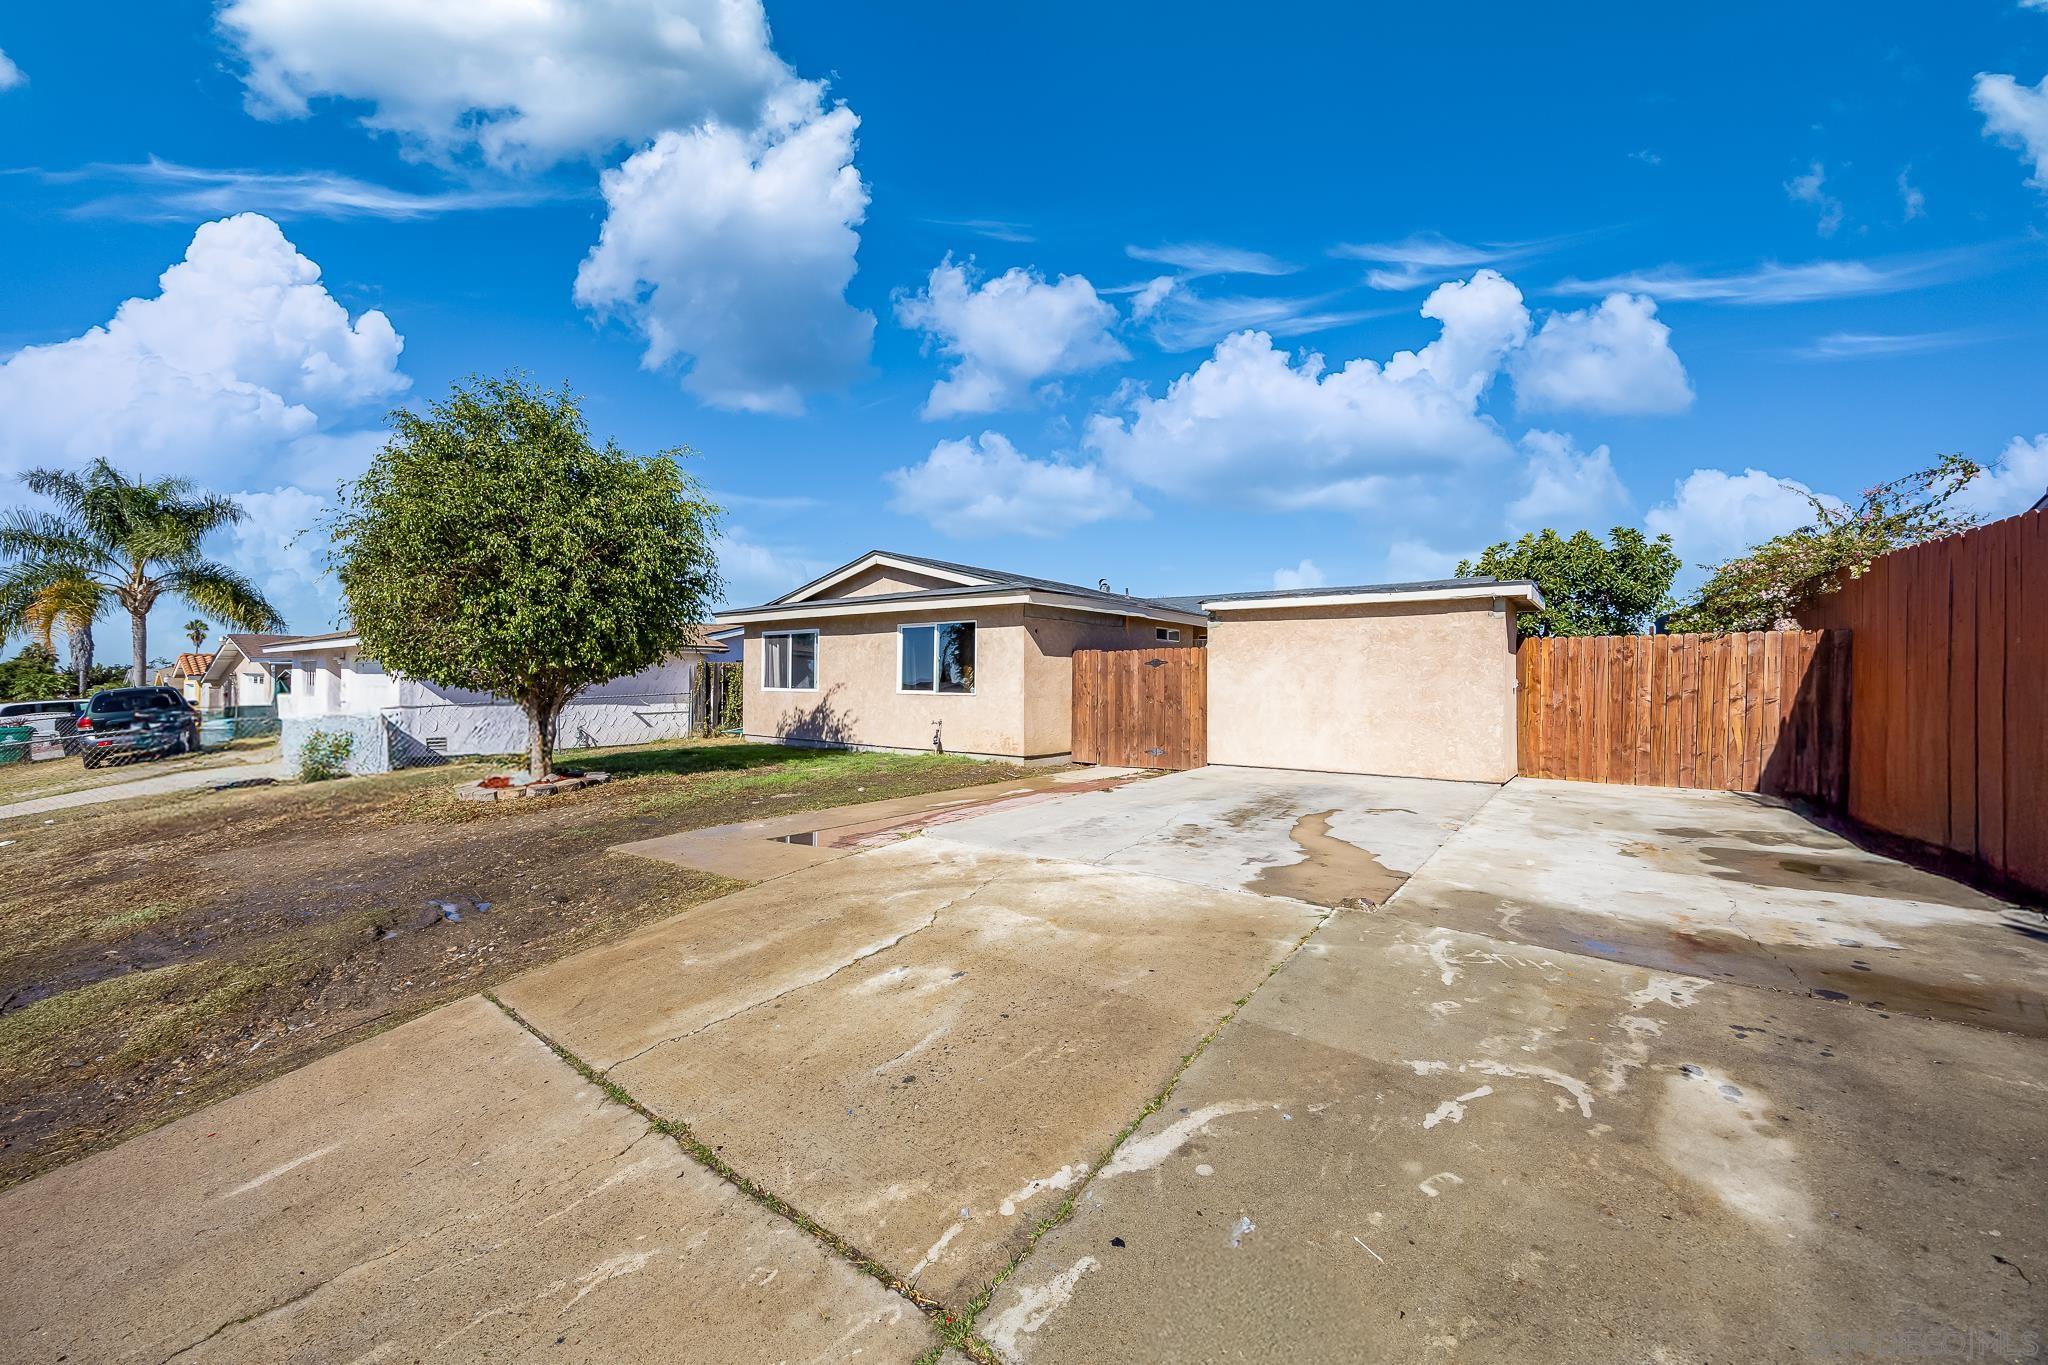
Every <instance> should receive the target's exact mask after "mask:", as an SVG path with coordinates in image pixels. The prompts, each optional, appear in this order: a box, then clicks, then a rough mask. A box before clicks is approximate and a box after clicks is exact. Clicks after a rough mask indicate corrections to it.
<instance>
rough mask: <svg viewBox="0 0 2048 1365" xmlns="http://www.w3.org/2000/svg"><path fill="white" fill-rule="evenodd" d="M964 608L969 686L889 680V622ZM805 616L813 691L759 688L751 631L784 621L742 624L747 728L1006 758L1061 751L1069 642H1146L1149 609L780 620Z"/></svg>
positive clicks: (1151, 625)
mask: <svg viewBox="0 0 2048 1365" xmlns="http://www.w3.org/2000/svg"><path fill="white" fill-rule="evenodd" d="M967 619H971V620H973V621H974V622H975V656H976V657H975V691H974V694H973V695H972V696H960V695H954V694H949V693H943V692H942V693H937V694H932V693H927V692H908V693H906V692H901V691H899V690H898V688H897V682H898V678H899V673H898V659H897V642H896V636H897V628H898V627H900V626H905V625H923V624H928V623H932V622H938V621H956V620H967ZM813 625H814V626H815V627H816V629H817V631H818V689H817V691H815V692H785V691H772V690H769V689H766V688H764V687H763V686H762V683H761V680H762V677H763V673H762V669H763V668H764V666H765V661H766V651H765V650H764V649H763V648H762V646H761V644H760V643H759V641H760V637H761V634H762V632H763V631H764V630H778V629H783V628H784V627H781V626H767V627H763V626H748V627H747V637H746V638H747V641H748V644H747V646H746V651H745V652H746V670H745V676H746V697H745V728H746V733H747V735H748V737H749V738H752V739H764V740H778V739H779V740H789V741H794V742H798V743H812V744H844V745H854V746H872V747H875V748H883V749H930V748H931V747H932V737H933V734H934V731H936V732H937V734H938V736H939V739H940V741H941V743H942V744H943V745H944V747H945V749H946V751H947V752H948V753H964V754H981V755H987V756H991V757H1005V758H1049V757H1054V756H1057V755H1060V754H1064V753H1066V752H1067V750H1068V748H1069V746H1070V744H1071V738H1070V736H1071V734H1072V728H1073V688H1074V665H1073V653H1074V651H1075V650H1076V649H1138V648H1151V647H1153V646H1154V643H1155V641H1154V635H1153V632H1154V630H1155V629H1156V628H1157V623H1156V622H1152V621H1139V620H1129V621H1126V620H1124V619H1121V618H1117V617H1108V616H1093V615H1089V614H1087V613H1083V612H1062V611H1057V610H1053V609H1050V608H1045V607H1023V606H1010V607H983V608H974V609H970V610H968V611H959V610H954V611H946V610H944V609H934V608H925V609H922V610H915V611H904V612H901V613H890V614H888V615H884V616H870V617H861V618H851V619H845V620H837V621H835V620H830V619H826V618H819V619H818V620H816V621H814V622H809V623H803V624H802V625H801V626H799V625H798V623H796V622H792V623H791V627H790V628H801V629H809V628H811V626H813ZM1183 633H1184V634H1192V632H1191V631H1185V630H1184V631H1183ZM1159 647H1160V648H1174V647H1175V646H1167V645H1161V646H1159Z"/></svg>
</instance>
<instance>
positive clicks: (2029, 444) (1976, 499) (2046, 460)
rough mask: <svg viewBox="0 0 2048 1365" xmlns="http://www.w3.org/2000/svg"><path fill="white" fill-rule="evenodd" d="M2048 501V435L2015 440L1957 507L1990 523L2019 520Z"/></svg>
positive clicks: (1973, 483) (1959, 497)
mask: <svg viewBox="0 0 2048 1365" xmlns="http://www.w3.org/2000/svg"><path fill="white" fill-rule="evenodd" d="M2043 497H2048V434H2043V435H2040V436H2036V437H2035V438H2034V439H2033V440H2031V441H2030V440H2028V439H2027V438H2026V437H2024V436H2015V437H2013V438H2012V441H2011V442H2010V443H2009V444H2008V445H2007V446H2006V448H2005V451H2004V453H2002V454H2001V455H2000V456H1999V457H1998V460H1997V462H1996V463H1994V464H1993V465H1992V466H1991V467H1990V468H1988V469H1986V470H1985V471H1984V472H1983V473H1982V474H1979V475H1978V476H1977V477H1976V478H1974V479H1972V480H1970V482H1969V485H1968V486H1967V487H1965V488H1964V489H1963V491H1962V492H1961V493H1960V494H1958V495H1957V497H1956V506H1957V507H1959V508H1961V509H1963V510H1964V511H1969V512H1975V513H1976V514H1977V515H1978V516H1980V517H1982V518H1984V520H1986V521H1997V520H1998V519H2000V518H2001V517H2010V516H2016V515H2018V514H2019V513H2021V512H2024V511H2026V510H2027V509H2028V508H2029V507H2032V506H2033V505H2034V504H2035V503H2037V502H2039V501H2040V500H2041V499H2042V498H2043Z"/></svg>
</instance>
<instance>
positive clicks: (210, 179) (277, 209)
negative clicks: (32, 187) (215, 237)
mask: <svg viewBox="0 0 2048 1365" xmlns="http://www.w3.org/2000/svg"><path fill="white" fill-rule="evenodd" d="M41 175H42V178H43V179H44V180H46V181H49V182H51V183H53V184H84V185H92V186H115V185H118V186H121V187H122V188H120V189H118V190H116V191H114V192H112V193H104V194H100V195H98V197H96V198H92V199H88V200H87V201H86V202H84V203H82V204H80V205H78V206H77V207H76V208H74V209H73V210H71V211H72V213H74V214H76V215H79V216H81V217H94V218H101V217H104V218H130V219H138V220H142V221H164V220H181V219H190V218H203V217H220V216H223V215H225V214H230V213H241V212H245V211H249V212H256V213H265V214H276V215H281V216H286V217H300V218H307V217H312V218H394V219H407V218H432V217H436V216H438V215H440V214H444V213H460V212H467V211H473V210H477V209H496V208H517V207H521V206H524V205H529V204H535V203H540V202H542V201H544V200H547V199H551V198H557V197H560V196H559V194H558V193H557V192H555V191H552V190H548V189H546V188H543V187H540V186H536V185H531V184H528V185H522V186H518V187H486V188H477V187H460V188H453V189H445V190H431V191H426V192H420V191H414V190H401V189H393V188H392V187H390V186H388V185H378V184H374V183H372V182H370V181H367V180H358V179H357V178H355V177H354V176H348V175H340V174H337V173H335V172H331V171H281V172H280V171H250V170H223V169H213V168H209V167H203V166H182V165H179V164H178V163H177V162H174V161H164V160H160V159H158V158H156V157H151V158H150V159H149V160H147V161H143V162H136V163H124V164H97V165H91V166H85V167H81V168H80V169H78V170H75V171H45V172H42V173H41Z"/></svg>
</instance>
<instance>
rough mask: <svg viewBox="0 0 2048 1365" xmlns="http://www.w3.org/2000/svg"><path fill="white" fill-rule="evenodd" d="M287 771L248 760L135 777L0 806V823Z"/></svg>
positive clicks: (274, 763) (276, 761) (277, 762)
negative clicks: (17, 817)
mask: <svg viewBox="0 0 2048 1365" xmlns="http://www.w3.org/2000/svg"><path fill="white" fill-rule="evenodd" d="M143 771H147V770H146V769H144V770H143ZM290 771H291V770H290V769H288V768H286V767H285V765H284V760H283V759H281V758H276V757H260V758H259V757H251V758H249V759H246V760H244V761H242V762H238V763H220V764H215V765H213V766H210V767H205V768H186V769H183V770H180V771H177V772H168V773H156V774H153V775H150V776H147V777H140V776H139V777H137V778H136V779H135V780H134V781H132V782H116V783H113V784H111V785H109V786H105V787H89V788H87V789H86V790H84V791H75V792H61V793H59V794H58V795H56V796H38V797H35V798H33V799H31V800H27V801H16V802H14V803H13V804H12V805H6V806H0V820H11V819H14V818H15V817H16V816H22V815H46V814H48V813H49V812H51V811H53V810H69V809H70V808H72V807H73V806H96V805H99V804H100V803H101V802H103V801H127V800H131V799H133V798H136V797H142V796H164V795H168V794H169V793H171V792H185V791H195V790H197V789H199V788H201V787H217V786H221V785H223V784H225V783H228V782H247V781H249V780H251V779H253V778H264V777H268V778H277V779H283V778H285V777H288V776H289V775H290Z"/></svg>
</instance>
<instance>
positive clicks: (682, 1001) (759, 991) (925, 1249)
mask: <svg viewBox="0 0 2048 1365" xmlns="http://www.w3.org/2000/svg"><path fill="white" fill-rule="evenodd" d="M1073 799H1074V800H1080V799H1082V798H1079V797H1077V798H1073ZM1319 918H1320V912H1318V911H1317V910H1315V909H1314V908H1313V907H1311V906H1308V905H1305V904H1302V903H1299V902H1296V901H1291V900H1281V899H1275V898H1270V897H1261V896H1250V895H1243V894H1237V893H1230V892H1223V891H1213V890H1207V889H1203V888H1196V887H1190V886H1187V885H1184V884H1181V883H1177V882H1169V881H1163V880H1161V879H1159V878H1156V877H1142V876H1134V875H1130V874H1126V873H1120V872H1114V871H1109V870H1105V869H1101V868H1095V867H1089V866H1084V865H1078V864H1074V863H1066V862H1059V861H1053V860H1047V859H1032V858H1024V857H1020V856H1017V855H1015V854H1008V853H994V852H983V851H979V850H974V849H969V848H963V847H959V846H956V845H951V844H947V843H942V842H940V841H938V840H935V839H930V838H922V839H913V840H909V841H906V842H902V843H898V844H895V845H893V846H890V847H887V848H882V849H876V850H873V851H870V852H865V853H862V854H859V855H858V856H855V857H850V858H845V859H842V860H840V861H837V862H833V863H830V864H827V865H824V866H821V867H818V868H815V869H813V870H811V871H809V872H807V873H804V874H802V875H801V876H793V877H786V878H781V879H779V880H776V881H773V882H768V883H765V884H763V885H761V886H757V887H754V888H752V889H750V890H747V891H744V892H741V893H739V894H737V895H734V896H730V897H727V898H725V899H723V900H720V901H717V902H714V903H712V904H709V905H705V906H700V907H698V908H697V909H696V910H693V911H691V912H689V913H688V914H685V915H682V916H679V917H677V918H676V919H673V920H670V921H667V922H665V923H663V924H659V925H656V926H653V927H651V928H649V929H646V930H643V931H641V932H640V933H638V934H635V935H633V936H631V937H629V938H627V939H624V940H621V941H620V942H618V943H616V944H612V945H609V946H607V947H603V948H598V949H594V950H592V951H590V952H587V953H583V954H580V955H578V956H577V957H575V958H571V959H569V960H567V961H565V962H561V963H556V964H554V965H552V966H549V967H545V968H542V969H540V970H539V971H536V972H533V973H530V974H528V975H526V976H524V977H521V978H520V979H518V980H516V981H514V982H512V983H510V984H509V985H508V986H507V987H506V988H505V989H504V991H503V998H504V999H505V1001H506V1003H507V1004H508V1005H511V1006H512V1007H513V1008H515V1009H517V1010H518V1011H519V1012H520V1014H521V1016H522V1017H524V1018H526V1019H528V1020H530V1021H531V1022H532V1023H533V1024H534V1025H535V1026H536V1027H537V1028H539V1029H541V1030H542V1031H543V1032H545V1033H546V1034H547V1035H548V1036H549V1037H551V1038H553V1039H555V1040H556V1041H557V1042H559V1043H560V1044H561V1045H562V1046H564V1047H566V1048H568V1049H569V1050H570V1051H572V1052H574V1053H576V1054H577V1055H578V1056H581V1057H584V1058H585V1059H587V1060H590V1061H591V1062H592V1063H593V1064H595V1065H600V1066H609V1067H610V1068H611V1069H610V1071H609V1072H608V1075H609V1077H610V1078H611V1079H612V1080H615V1081H616V1082H618V1083H619V1084H620V1085H623V1086H624V1087H626V1089H627V1090H628V1091H630V1092H631V1093H632V1094H633V1095H634V1096H635V1097H636V1098H638V1099H639V1100H640V1101H641V1102H642V1103H644V1104H646V1105H648V1106H649V1107H650V1108H652V1109H653V1110H654V1111H655V1112H657V1113H659V1114H661V1115H663V1116H664V1117H668V1118H673V1119H680V1120H683V1121H685V1122H687V1123H689V1124H690V1126H691V1128H692V1130H693V1131H694V1132H695V1133H696V1135H697V1137H698V1138H699V1139H700V1140H701V1141H703V1142H705V1143H708V1144H710V1145H711V1146H713V1147H714V1148H716V1149H717V1150H718V1152H719V1154H720V1155H721V1157H723V1158H724V1159H725V1160H727V1161H730V1162H731V1163H732V1164H733V1165H734V1166H735V1167H736V1168H738V1169H740V1170H742V1171H744V1172H746V1173H747V1174H748V1175H749V1177H750V1178H752V1179H754V1180H757V1181H759V1182H760V1183H761V1184H762V1185H763V1186H765V1187H766V1188H769V1189H771V1190H773V1191H774V1192H775V1193H776V1194H778V1195H779V1196H781V1197H783V1198H785V1199H787V1200H789V1201H790V1202H791V1203H793V1204H794V1205H796V1206H797V1207H799V1208H801V1209H803V1210H804V1211H805V1212H807V1213H809V1214H810V1215H812V1216H813V1217H816V1218H818V1219H819V1220H820V1221H821V1222H823V1223H825V1224H826V1225H827V1226H829V1227H832V1228H833V1229H834V1230H835V1231H837V1232H838V1233H839V1234H841V1235H842V1236H845V1237H846V1238H848V1239H849V1240H850V1241H851V1242H853V1243H854V1244H855V1245H856V1246H859V1247H860V1248H861V1249H862V1250H863V1251H864V1252H866V1253H867V1254H868V1255H871V1256H874V1257H876V1258H877V1259H879V1260H880V1261H881V1262H882V1263H883V1264H885V1265H887V1266H889V1267H890V1268H891V1269H892V1270H894V1271H896V1272H897V1273H899V1274H903V1275H906V1276H910V1277H912V1278H914V1279H915V1280H916V1282H917V1284H918V1287H919V1288H920V1289H921V1290H922V1291H924V1292H926V1293H929V1294H932V1295H934V1296H936V1297H938V1298H941V1299H943V1300H945V1301H947V1302H950V1303H955V1304H956V1305H958V1304H961V1303H964V1301H965V1299H966V1298H968V1297H970V1296H971V1295H972V1294H973V1292H974V1291H975V1290H976V1289H977V1288H978V1287H979V1286H980V1285H981V1284H983V1283H984V1282H986V1281H987V1280H988V1279H989V1278H990V1277H992V1276H993V1275H994V1274H995V1273H996V1272H997V1271H998V1270H999V1269H1000V1268H1001V1267H1002V1266H1003V1265H1004V1264H1005V1263H1006V1262H1007V1260H1008V1259H1009V1257H1010V1256H1011V1255H1012V1254H1013V1253H1014V1252H1015V1251H1016V1250H1017V1249H1019V1248H1020V1247H1022V1246H1023V1245H1024V1243H1025V1240H1026V1238H1027V1237H1028V1235H1029V1232H1030V1230H1031V1228H1032V1226H1033V1224H1034V1223H1035V1222H1036V1220H1037V1219H1038V1218H1039V1217H1041V1216H1042V1215H1043V1214H1044V1213H1046V1212H1047V1211H1049V1210H1050V1208H1051V1207H1052V1206H1054V1205H1055V1204H1056V1203H1057V1202H1058V1201H1059V1200H1060V1199H1061V1198H1062V1197H1063V1194H1062V1192H1063V1191H1065V1190H1067V1189H1070V1188H1072V1187H1073V1186H1074V1185H1075V1183H1076V1182H1077V1181H1078V1180H1079V1179H1080V1178H1081V1176H1082V1175H1084V1174H1085V1172H1086V1171H1087V1169H1088V1165H1089V1163H1091V1162H1094V1161H1096V1160H1097V1159H1099V1157H1100V1155H1101V1153H1102V1152H1103V1150H1104V1149H1105V1148H1106V1147H1107V1146H1108V1144H1109V1142H1110V1141H1111V1140H1112V1139H1113V1137H1114V1136H1115V1135H1116V1133H1117V1132H1118V1131H1119V1130H1120V1129H1121V1128H1122V1127H1123V1126H1124V1125H1125V1124H1126V1123H1128V1122H1130V1120H1131V1118H1132V1116H1133V1115H1135V1114H1136V1113H1137V1112H1138V1111H1139V1109H1140V1108H1141V1107H1142V1106H1143V1105H1144V1103H1145V1102H1146V1101H1147V1100H1148V1099H1150V1098H1151V1097H1152V1096H1153V1095H1155V1094H1156V1093H1158V1091H1159V1090H1160V1088H1161V1087H1162V1086H1164V1085H1165V1084H1166V1082H1167V1081H1168V1080H1169V1079H1170V1078H1171V1077H1172V1075H1173V1074H1174V1072H1175V1070H1176V1069H1177V1067H1178V1066H1179V1064H1180V1061H1181V1059H1182V1057H1183V1056H1184V1055H1185V1054H1186V1053H1187V1052H1188V1051H1189V1049H1190V1048H1192V1047H1193V1046H1194V1044H1195V1043H1196V1041H1197V1040H1199V1039H1200V1038H1201V1037H1202V1036H1203V1035H1204V1034H1205V1033H1206V1032H1207V1031H1208V1030H1209V1029H1210V1028H1211V1027H1212V1026H1213V1025H1214V1024H1215V1023H1216V1022H1217V1020H1219V1019H1220V1018H1221V1017H1222V1016H1223V1014H1224V1013H1225V1012H1226V1011H1227V1010H1229V1009H1230V1008H1231V1005H1232V1002H1234V1001H1236V1000H1237V999H1239V998H1241V997H1242V996H1244V995H1245V994H1246V993H1247V992H1248V991H1250V990H1252V989H1253V988H1254V987H1255V986H1257V984H1258V983H1259V982H1260V981H1261V980H1262V979H1263V978H1264V977H1265V976H1266V975H1267V972H1268V971H1269V969H1270V968H1271V966H1272V965H1273V964H1274V963H1276V962H1278V961H1280V960H1281V959H1282V958H1283V957H1284V956H1285V955H1286V954H1287V953H1288V952H1289V951H1291V950H1292V949H1293V948H1294V946H1295V945H1296V944H1297V943H1298V942H1299V941H1300V939H1301V937H1302V935H1304V934H1305V933H1307V932H1308V931H1309V930H1310V929H1311V928H1313V927H1314V925H1315V924H1316V923H1317V922H1318V920H1319ZM763 942H767V943H769V944H771V945H772V947H770V948H768V949H766V950H764V949H762V948H760V947H758V946H757V945H759V944H761V943H763Z"/></svg>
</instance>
